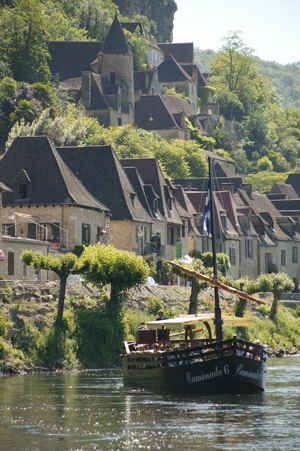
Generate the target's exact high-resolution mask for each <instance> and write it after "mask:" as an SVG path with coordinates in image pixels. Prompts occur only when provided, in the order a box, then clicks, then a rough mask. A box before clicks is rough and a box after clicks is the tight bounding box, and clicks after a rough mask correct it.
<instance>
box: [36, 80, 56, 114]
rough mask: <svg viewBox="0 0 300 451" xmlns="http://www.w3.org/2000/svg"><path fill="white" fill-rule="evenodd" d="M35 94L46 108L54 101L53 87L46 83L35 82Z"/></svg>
mask: <svg viewBox="0 0 300 451" xmlns="http://www.w3.org/2000/svg"><path fill="white" fill-rule="evenodd" d="M33 95H34V98H35V99H37V100H40V101H41V102H42V105H43V106H44V108H45V107H47V106H50V105H51V104H52V102H53V88H52V86H50V85H47V84H45V83H33Z"/></svg>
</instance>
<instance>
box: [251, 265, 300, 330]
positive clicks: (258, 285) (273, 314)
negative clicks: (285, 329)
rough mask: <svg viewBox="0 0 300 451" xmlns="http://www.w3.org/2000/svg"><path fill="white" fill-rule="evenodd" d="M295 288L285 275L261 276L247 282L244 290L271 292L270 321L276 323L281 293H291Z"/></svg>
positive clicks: (280, 273)
mask: <svg viewBox="0 0 300 451" xmlns="http://www.w3.org/2000/svg"><path fill="white" fill-rule="evenodd" d="M294 287H295V284H294V282H293V280H292V279H291V278H290V277H289V276H288V275H287V274H285V273H282V272H279V273H271V274H261V275H260V276H258V278H257V279H256V280H255V281H248V283H246V285H245V287H244V290H245V291H246V292H247V293H249V294H253V293H258V292H271V293H272V294H273V302H272V305H271V310H270V319H271V320H272V321H276V319H277V312H278V305H279V299H280V296H281V294H282V293H283V292H285V291H292V290H293V289H294Z"/></svg>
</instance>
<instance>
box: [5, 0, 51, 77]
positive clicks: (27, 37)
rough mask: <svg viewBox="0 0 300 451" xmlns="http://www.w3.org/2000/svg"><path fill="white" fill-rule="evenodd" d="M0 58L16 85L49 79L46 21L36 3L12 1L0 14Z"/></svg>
mask: <svg viewBox="0 0 300 451" xmlns="http://www.w3.org/2000/svg"><path fill="white" fill-rule="evenodd" d="M0 28H1V41H0V55H1V59H3V60H4V61H5V62H7V63H8V66H9V67H10V69H11V71H12V73H13V75H14V78H16V79H17V80H19V81H28V82H35V81H45V80H47V79H48V78H49V76H50V72H49V68H48V59H49V53H48V34H47V20H46V15H45V12H44V9H43V4H42V3H41V2H40V1H39V0H16V1H15V2H14V3H13V6H12V7H4V8H2V10H1V11H0Z"/></svg>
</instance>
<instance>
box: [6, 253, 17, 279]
mask: <svg viewBox="0 0 300 451" xmlns="http://www.w3.org/2000/svg"><path fill="white" fill-rule="evenodd" d="M7 274H8V275H9V276H14V274H15V254H14V252H7Z"/></svg>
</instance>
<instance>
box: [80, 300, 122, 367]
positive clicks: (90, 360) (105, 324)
mask: <svg viewBox="0 0 300 451" xmlns="http://www.w3.org/2000/svg"><path fill="white" fill-rule="evenodd" d="M75 322H76V332H75V333H76V339H77V343H78V352H77V356H78V359H79V362H80V363H81V365H82V366H83V367H84V368H103V367H109V366H112V365H116V364H119V363H120V353H121V347H120V341H119V340H118V338H116V337H118V335H123V330H124V329H125V325H124V323H123V322H121V324H119V325H117V324H116V322H114V323H112V321H111V318H110V314H109V313H108V312H107V309H106V307H105V306H99V305H98V306H96V307H92V308H86V307H84V306H82V307H81V308H80V309H78V311H77V312H76V315H75ZM116 327H118V329H119V334H116V330H113V329H114V328H116ZM123 338H125V337H123Z"/></svg>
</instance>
